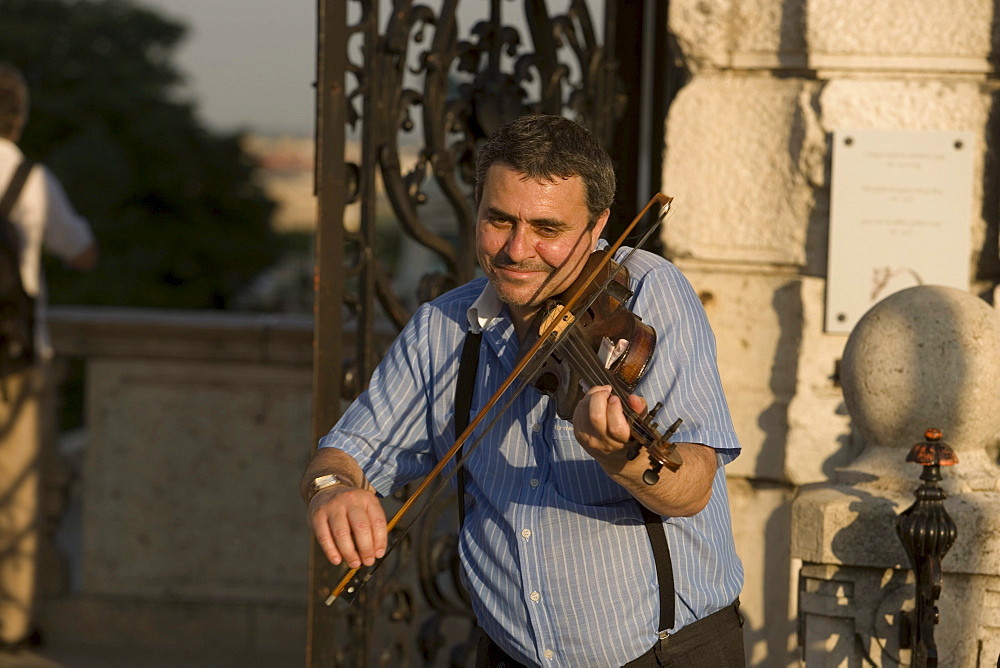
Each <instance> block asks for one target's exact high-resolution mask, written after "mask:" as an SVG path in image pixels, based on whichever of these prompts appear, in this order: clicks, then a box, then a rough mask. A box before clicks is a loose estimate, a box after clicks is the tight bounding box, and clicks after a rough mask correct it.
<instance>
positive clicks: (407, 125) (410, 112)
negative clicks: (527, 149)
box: [307, 0, 680, 666]
mask: <svg viewBox="0 0 1000 668" xmlns="http://www.w3.org/2000/svg"><path fill="white" fill-rule="evenodd" d="M557 4H558V5H562V7H561V9H560V10H559V12H558V13H555V12H553V11H551V8H550V6H549V5H557ZM598 4H604V7H603V12H604V16H603V25H602V26H600V27H602V30H600V31H598V30H596V29H595V23H594V21H593V16H592V14H591V6H592V5H598ZM477 12H478V13H479V14H480V15H479V16H477V15H476V13H477ZM666 17H667V1H666V0H624V1H615V0H612V1H609V2H607V3H606V4H605V3H601V1H600V0H592V1H591V2H585V1H584V0H562V2H559V1H558V0H549V2H546V1H545V0H522V1H521V2H514V1H513V0H490V2H488V3H487V2H484V1H483V0H467V2H466V3H464V5H463V3H461V2H460V1H459V0H437V2H435V1H434V0H425V2H421V3H417V2H412V1H408V0H394V1H393V2H391V3H388V2H379V0H318V19H319V20H318V33H319V34H318V37H319V40H318V46H319V49H318V63H317V79H318V88H317V96H316V99H317V125H316V128H317V133H316V140H317V141H316V143H317V153H316V155H317V161H316V162H317V172H316V183H317V191H318V196H319V226H318V229H317V240H316V246H317V274H316V330H315V331H316V333H315V343H314V369H315V376H314V396H313V404H314V405H313V416H314V418H313V432H314V436H315V437H316V438H318V437H319V436H321V435H322V434H324V433H326V432H327V431H328V430H329V429H330V428H331V427H332V426H333V424H334V422H335V421H336V419H337V417H338V416H339V414H340V410H341V401H342V400H350V399H353V398H354V397H355V396H357V394H358V393H359V392H360V391H361V390H362V388H363V387H364V385H365V383H366V382H367V379H368V378H369V377H370V375H371V373H372V371H373V369H374V367H375V365H376V364H377V362H378V360H379V358H380V356H381V353H382V350H384V344H385V343H386V341H387V339H388V338H391V336H393V335H394V334H395V332H396V331H398V329H399V328H401V327H402V325H403V324H404V323H405V322H406V320H407V319H408V317H409V314H410V312H411V310H412V308H413V307H414V305H415V304H417V303H419V302H420V301H423V300H426V299H430V298H432V297H434V296H436V295H438V294H441V293H442V292H444V291H445V290H447V289H449V288H451V287H453V286H456V285H459V284H461V283H464V282H465V281H467V280H469V279H470V278H472V277H473V274H474V271H475V264H474V263H475V259H474V258H475V253H474V239H475V229H474V223H475V210H474V202H473V198H472V183H473V181H474V157H475V152H476V148H477V144H478V143H479V142H480V141H481V140H482V139H484V138H485V137H487V136H488V135H489V134H490V133H491V132H492V131H493V130H495V129H496V128H497V127H499V126H500V125H502V124H503V123H505V122H506V121H508V120H511V119H513V118H514V117H516V116H518V115H521V114H525V113H547V114H563V115H567V116H570V117H573V118H575V119H576V120H578V121H579V122H580V123H581V124H583V125H585V126H587V127H589V128H590V129H591V130H592V131H593V132H594V133H595V134H596V135H597V136H598V137H599V138H600V139H601V141H602V142H603V143H604V145H605V146H607V147H609V151H610V152H611V154H612V158H613V159H615V162H616V167H617V171H618V178H619V196H618V200H617V203H616V207H615V209H614V210H613V212H612V219H611V221H609V229H608V232H607V234H608V235H609V236H611V237H612V238H614V237H616V236H617V234H618V233H617V232H616V229H620V228H621V226H622V225H624V222H625V221H628V220H629V219H631V217H632V216H633V215H634V213H635V212H636V211H637V210H638V208H639V204H640V203H645V201H646V200H647V199H648V198H649V196H650V195H651V194H653V193H654V192H656V191H658V190H659V165H660V164H661V161H662V156H661V149H660V147H661V145H662V123H663V120H664V118H665V116H666V107H667V105H668V103H669V98H670V97H671V96H672V93H673V91H674V90H675V89H676V88H677V87H678V86H679V83H680V82H679V81H678V79H677V75H676V72H679V71H680V70H674V69H672V68H671V67H670V66H669V63H668V62H667V55H666V43H667V30H666V20H667V18H666ZM463 20H464V21H466V22H467V23H468V25H462V21H463ZM460 28H462V29H465V30H467V31H468V33H467V35H466V36H465V37H461V36H460ZM600 39H603V42H601V41H599V40H600ZM412 266H418V267H421V268H422V271H421V272H420V275H414V274H412V272H411V273H407V270H408V269H409V268H411V267H412ZM404 493H405V492H404ZM453 505H454V501H453V500H452V501H451V502H450V503H449V502H448V500H447V499H446V500H445V501H444V502H443V503H440V504H439V505H438V506H437V507H435V508H433V509H432V510H431V511H430V512H429V513H427V515H428V517H427V518H425V520H424V521H423V522H422V525H421V527H420V528H419V530H418V531H415V532H411V534H412V535H408V536H407V538H406V540H405V541H404V542H403V543H402V544H401V545H400V546H399V547H397V548H396V549H395V550H393V552H392V554H391V555H390V556H389V557H387V559H386V562H387V563H386V564H385V565H383V566H382V568H381V569H380V570H379V571H378V573H377V575H376V576H375V578H373V580H372V581H371V582H370V583H369V585H368V586H367V587H366V588H365V590H363V591H362V593H361V595H360V597H359V598H358V599H357V600H356V601H354V603H352V604H351V605H350V607H347V608H341V607H339V606H338V605H335V606H332V607H328V606H326V605H325V604H324V600H325V599H326V597H327V595H328V594H329V592H330V589H331V587H332V586H333V585H334V584H335V583H336V582H337V581H338V580H339V575H340V572H339V569H337V568H334V567H332V566H331V565H330V564H329V563H327V562H326V560H325V558H324V557H323V555H322V553H320V552H319V551H318V549H317V548H316V547H315V546H314V549H313V554H312V562H311V566H310V571H311V572H310V602H309V631H308V634H309V635H308V641H307V647H308V649H307V663H308V664H309V665H311V666H367V665H382V666H390V665H391V666H404V665H409V664H422V665H468V664H469V660H470V659H471V656H472V653H474V649H475V648H474V646H472V645H471V642H470V641H474V638H473V636H474V622H473V621H472V620H471V616H470V613H469V609H468V604H467V600H466V597H465V595H464V593H463V592H462V591H461V587H460V586H459V585H458V584H457V563H456V558H455V550H454V527H455V526H456V519H455V517H454V516H453V514H452V506H453ZM392 510H393V508H387V512H388V513H391V512H392ZM376 582H377V584H376Z"/></svg>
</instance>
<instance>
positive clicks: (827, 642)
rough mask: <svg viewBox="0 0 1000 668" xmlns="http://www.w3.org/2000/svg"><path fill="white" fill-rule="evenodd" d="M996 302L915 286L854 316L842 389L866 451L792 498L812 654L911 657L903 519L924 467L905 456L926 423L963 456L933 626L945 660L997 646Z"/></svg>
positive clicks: (949, 484) (835, 658)
mask: <svg viewBox="0 0 1000 668" xmlns="http://www.w3.org/2000/svg"><path fill="white" fill-rule="evenodd" d="M998 351H1000V315H998V313H997V311H995V310H994V309H993V308H992V307H990V306H989V305H988V304H986V303H985V302H984V301H982V300H980V299H978V298H977V297H974V296H972V295H970V294H968V293H965V292H962V291H959V290H954V289H951V288H942V287H934V286H921V287H917V288H911V289H909V290H904V291H902V292H899V293H897V294H895V295H892V296H890V297H888V298H887V299H885V300H884V301H882V302H880V303H879V304H877V305H876V306H875V307H873V308H872V309H871V310H870V311H869V312H868V313H867V314H866V315H865V316H864V318H862V320H861V321H860V322H859V323H858V325H857V327H856V328H855V330H854V332H853V333H852V334H851V336H850V338H849V339H848V342H847V346H846V348H845V350H844V360H843V366H842V371H841V373H842V380H843V389H844V400H845V403H846V405H847V409H848V412H849V413H850V416H851V418H852V425H853V427H854V433H855V438H856V439H858V440H859V441H860V442H861V444H862V445H863V447H864V449H863V451H862V453H861V455H860V456H859V457H858V458H857V460H855V462H854V463H852V464H851V465H850V466H848V467H845V468H843V469H840V470H839V471H838V472H837V475H836V477H835V479H834V481H833V482H831V483H828V484H823V485H819V486H816V487H812V488H808V489H803V491H801V492H800V494H799V495H798V497H797V498H796V500H795V502H794V503H793V506H792V556H793V558H796V559H799V560H801V562H802V568H801V572H800V577H799V622H800V641H801V644H802V647H803V658H804V661H805V664H806V665H808V666H826V665H837V666H843V665H848V666H855V665H857V666H860V665H863V663H862V662H863V661H874V663H875V665H879V666H884V667H890V666H897V665H908V664H909V662H910V658H911V657H910V650H907V649H901V648H900V631H901V623H900V619H901V615H902V613H903V611H906V610H910V609H912V608H913V606H914V603H913V600H914V592H915V584H914V575H913V573H912V571H911V565H910V563H909V560H908V558H907V555H906V552H905V550H904V548H903V544H902V542H901V541H900V539H899V537H898V535H897V533H896V527H895V520H896V517H897V516H898V515H899V514H900V513H901V512H903V511H904V510H905V509H906V508H908V507H909V506H910V505H911V504H912V503H913V501H914V495H913V493H914V491H915V490H916V489H917V487H918V486H919V485H920V479H919V476H920V473H921V467H920V466H918V465H916V464H913V463H907V461H906V457H907V454H908V453H909V451H910V448H911V447H912V446H913V445H914V444H915V443H917V442H920V441H921V440H923V439H922V436H923V433H924V431H925V430H926V429H927V428H928V427H936V428H938V429H941V430H942V431H943V432H944V439H945V440H946V441H947V442H948V444H949V445H950V446H951V447H952V449H953V450H954V451H955V453H956V454H957V456H958V460H959V461H958V464H957V465H955V466H949V467H943V468H942V474H943V476H944V480H943V482H942V483H941V486H942V488H944V490H945V491H946V492H947V494H948V498H947V500H946V501H945V504H944V505H945V508H946V510H947V512H948V514H949V515H950V516H951V517H952V519H953V520H954V521H955V523H956V524H957V526H958V537H957V539H956V541H955V543H954V545H953V546H952V548H951V550H950V551H949V552H948V553H947V554H946V555H945V556H944V558H943V561H942V567H943V571H944V579H943V587H942V591H941V596H940V598H939V599H938V600H937V602H936V603H937V607H938V608H939V610H940V624H939V625H938V626H937V627H936V628H935V640H936V644H937V648H938V651H939V656H940V657H941V664H940V665H945V666H978V665H995V664H996V662H997V658H998V655H1000V466H998V465H997V461H996V450H995V445H996V442H997V437H998V435H1000V410H998V407H1000V355H998Z"/></svg>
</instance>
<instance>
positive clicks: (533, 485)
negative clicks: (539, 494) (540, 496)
mask: <svg viewBox="0 0 1000 668" xmlns="http://www.w3.org/2000/svg"><path fill="white" fill-rule="evenodd" d="M528 484H529V485H531V486H532V487H538V478H532V479H531V481H530V482H528Z"/></svg>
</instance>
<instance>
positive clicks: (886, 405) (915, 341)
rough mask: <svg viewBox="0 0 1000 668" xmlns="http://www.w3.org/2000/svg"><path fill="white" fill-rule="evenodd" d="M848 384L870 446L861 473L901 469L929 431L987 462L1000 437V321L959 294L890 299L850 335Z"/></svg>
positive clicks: (922, 292) (918, 293)
mask: <svg viewBox="0 0 1000 668" xmlns="http://www.w3.org/2000/svg"><path fill="white" fill-rule="evenodd" d="M841 383H842V387H843V391H844V402H845V404H846V406H847V410H848V412H849V413H850V415H851V420H852V423H853V425H854V430H855V433H856V434H857V435H858V436H860V437H861V439H862V440H863V442H864V446H865V451H864V452H863V453H862V455H861V457H859V459H858V461H857V462H855V465H854V466H852V467H851V468H852V469H857V468H858V467H859V466H860V467H861V468H864V467H865V465H866V464H868V465H870V467H874V468H878V469H882V468H884V467H886V466H889V465H890V464H891V465H892V467H895V464H894V463H893V462H894V461H895V460H896V459H898V461H899V462H903V461H904V459H905V457H906V453H907V452H908V451H909V449H910V448H911V447H912V446H913V444H914V443H915V442H917V441H919V440H920V438H921V436H922V435H923V434H924V432H925V430H927V429H928V428H930V427H933V428H936V429H940V430H941V431H942V432H944V438H945V439H946V440H947V441H948V443H949V444H950V445H951V447H952V448H954V450H955V451H956V453H958V456H959V458H960V460H961V461H962V462H963V464H964V463H966V462H969V463H970V464H975V463H976V462H977V461H979V463H981V464H983V465H988V464H989V462H988V458H987V455H986V453H985V448H986V447H987V446H991V445H994V444H995V443H996V442H997V438H998V436H1000V314H998V312H997V310H996V309H994V308H993V307H992V306H990V305H989V304H987V303H986V302H985V301H983V300H982V299H979V298H978V297H976V296H974V295H972V294H969V293H967V292H963V291H961V290H957V289H954V288H946V287H941V286H918V287H914V288H909V289H907V290H902V291H900V292H897V293H895V294H893V295H890V296H889V297H887V298H886V299H884V300H883V301H881V302H879V303H878V304H876V305H875V306H873V307H872V308H871V309H870V310H869V311H868V312H867V313H866V314H865V315H864V317H862V318H861V320H860V321H859V322H858V324H857V326H855V328H854V330H853V331H852V332H851V335H850V337H849V338H848V340H847V345H846V347H845V348H844V357H843V361H842V363H841ZM886 449H889V450H891V451H892V452H886V451H885V450H886ZM963 453H970V455H971V456H965V455H963ZM976 453H980V455H981V456H980V455H977V454H976ZM879 460H882V461H879ZM995 464H996V463H995V462H992V466H994V467H995ZM960 468H963V467H961V466H959V467H956V469H960ZM876 472H877V473H882V471H876ZM911 473H912V472H911Z"/></svg>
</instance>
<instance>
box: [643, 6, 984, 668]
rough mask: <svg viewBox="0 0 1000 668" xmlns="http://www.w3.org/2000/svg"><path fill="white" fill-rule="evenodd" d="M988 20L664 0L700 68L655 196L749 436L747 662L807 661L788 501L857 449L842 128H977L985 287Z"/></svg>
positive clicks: (978, 252)
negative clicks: (834, 289)
mask: <svg viewBox="0 0 1000 668" xmlns="http://www.w3.org/2000/svg"><path fill="white" fill-rule="evenodd" d="M996 11H997V3H996V2H995V0H963V2H960V3H955V2H940V1H939V0H911V1H908V2H876V3H872V2H867V1H865V0H844V1H843V2H830V1H829V0H825V1H824V0H743V1H741V2H735V1H734V0H671V2H670V16H669V27H670V31H671V34H672V37H673V38H674V41H675V43H676V46H677V57H678V60H679V62H682V63H683V65H684V66H685V67H686V69H687V70H688V72H689V73H690V79H689V81H688V83H687V84H686V85H685V86H684V87H683V88H681V89H680V91H679V92H678V93H677V96H676V97H675V99H674V101H673V102H672V104H671V107H670V110H669V115H668V118H667V122H666V128H665V146H666V155H665V163H664V170H663V185H662V190H663V192H664V193H666V194H668V195H671V196H673V197H674V198H675V200H674V214H673V215H672V217H671V218H670V219H669V220H668V221H667V222H666V225H665V227H664V232H663V242H664V247H665V249H666V251H667V254H668V257H669V258H670V259H671V260H673V261H674V262H675V263H676V264H677V265H678V266H679V267H680V268H681V270H682V271H683V272H684V274H685V275H686V276H687V277H688V278H689V280H690V281H691V283H692V284H693V285H694V287H695V290H696V291H697V292H698V294H699V295H700V296H701V297H702V301H703V303H704V304H705V310H706V312H707V313H708V316H709V319H710V321H711V323H712V326H713V328H714V330H715V333H716V337H717V339H718V351H719V352H718V357H719V367H720V371H721V374H722V380H723V384H724V386H725V390H726V395H727V398H728V399H729V403H730V407H731V409H732V413H733V420H734V423H735V427H736V431H737V433H738V434H739V436H740V439H741V441H742V444H743V454H742V455H741V456H740V457H739V458H738V459H737V460H736V461H735V462H733V464H731V465H730V466H728V467H727V473H728V475H729V482H730V499H731V501H732V506H733V524H734V529H735V534H736V541H737V549H738V551H739V553H740V556H741V558H742V559H743V562H744V566H745V568H746V573H747V577H746V586H745V587H744V591H743V594H742V597H741V598H742V601H743V603H744V606H743V609H744V610H745V611H746V615H747V627H746V628H747V629H748V630H747V633H746V637H747V648H748V658H749V659H750V663H751V665H767V666H783V665H790V664H794V663H795V662H796V661H797V657H798V650H797V643H796V637H795V618H796V610H795V599H796V594H795V590H796V585H795V583H794V579H795V577H797V572H798V571H797V567H796V565H795V564H794V563H793V562H792V561H791V560H790V557H789V551H788V545H789V541H790V540H791V537H790V531H791V527H790V503H791V499H792V497H793V496H794V495H795V492H796V490H797V489H798V487H799V486H802V485H808V484H814V483H820V482H824V481H826V480H829V479H830V478H831V477H832V476H833V475H835V472H836V470H837V469H838V468H840V467H843V466H845V465H847V464H849V463H850V462H851V461H853V460H854V459H855V458H856V457H857V455H858V451H859V448H858V445H857V444H858V440H857V439H852V438H851V435H850V430H851V426H850V423H849V420H848V418H847V415H846V412H845V411H844V409H843V397H842V392H841V389H840V387H839V386H838V362H839V360H840V359H841V357H842V354H843V351H844V345H845V343H846V337H845V336H844V335H843V334H830V333H827V332H825V331H824V301H825V291H826V274H827V239H828V232H829V229H828V226H829V205H830V189H831V183H830V160H831V147H830V141H831V137H832V134H833V133H834V132H835V131H837V130H840V129H847V128H866V129H885V130H895V129H904V130H964V131H971V132H973V133H974V134H975V135H976V144H977V148H976V157H975V160H974V165H973V173H974V175H973V182H972V183H971V184H970V188H971V190H972V192H973V207H972V214H971V216H970V220H969V223H968V224H969V228H970V230H971V236H972V247H973V248H972V256H971V257H970V262H969V279H970V285H971V286H972V287H973V288H974V289H975V291H976V292H986V291H988V290H991V289H992V288H993V286H994V285H995V283H996V282H997V279H998V277H1000V259H998V256H997V245H996V244H997V241H996V220H997V216H998V213H997V212H998V209H1000V207H998V205H997V199H998V195H997V192H996V188H997V177H996V175H995V171H996V170H995V158H994V157H992V156H993V154H994V152H995V149H994V148H993V145H994V144H995V143H996V141H997V139H996V136H997V135H996V133H995V132H994V131H992V130H990V126H991V124H992V125H995V121H996V113H997V112H996V110H995V107H996V100H997V93H996V86H995V85H994V84H993V83H992V82H993V77H994V76H995V63H996V58H995V53H996V44H998V43H1000V41H998V37H997V35H998V32H1000V22H998V21H997V20H996V18H995V15H996ZM922 433H923V432H922V430H921V429H920V428H919V427H917V431H916V433H915V435H914V436H913V437H908V438H907V439H906V440H907V446H906V447H909V445H912V443H911V442H910V441H914V442H915V440H918V439H919V437H920V436H921V434H922ZM945 438H946V439H947V438H949V435H948V434H947V433H946V435H945ZM903 455H904V456H905V452H904V453H903ZM916 468H917V467H914V469H916ZM918 474H919V471H917V470H914V471H912V472H908V476H909V475H912V476H913V480H914V481H916V480H917V478H916V476H917V475H918ZM950 474H951V471H949V472H947V473H946V475H950ZM908 482H909V481H908ZM914 484H915V482H914ZM911 491H912V490H911V489H910V488H908V489H907V495H909V494H910V493H911ZM907 498H908V499H909V496H908V497H907ZM893 539H894V540H895V538H894V537H893ZM953 551H954V548H953ZM951 556H954V555H951ZM790 581H791V584H790Z"/></svg>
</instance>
